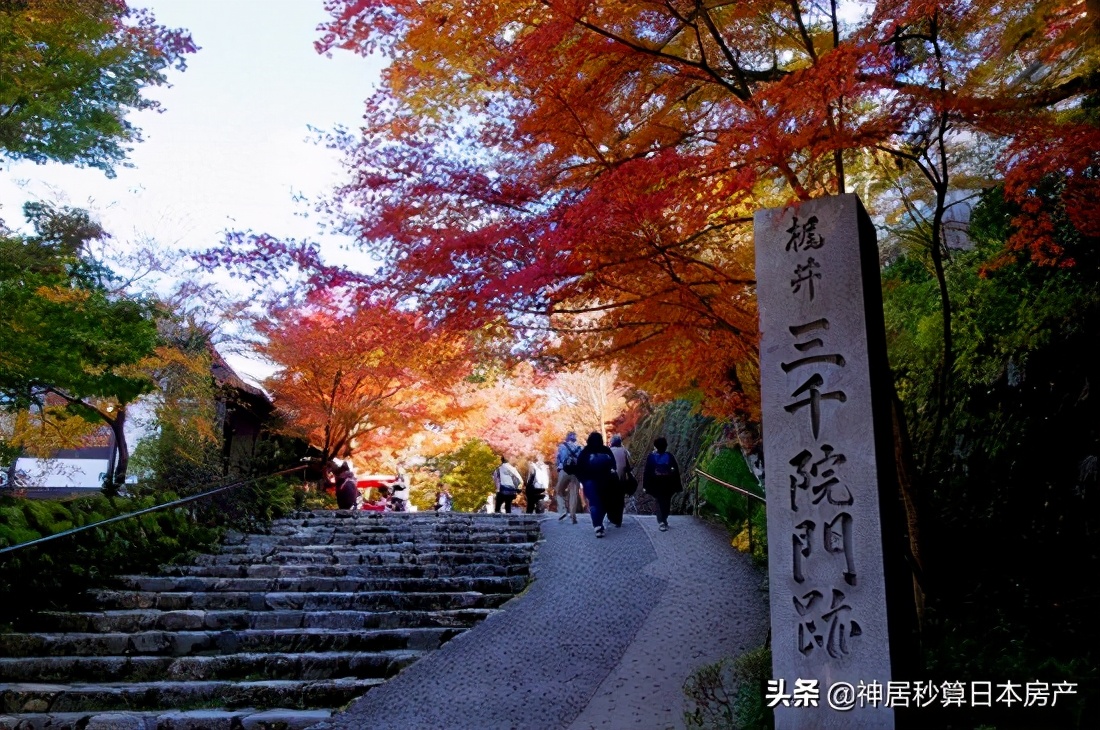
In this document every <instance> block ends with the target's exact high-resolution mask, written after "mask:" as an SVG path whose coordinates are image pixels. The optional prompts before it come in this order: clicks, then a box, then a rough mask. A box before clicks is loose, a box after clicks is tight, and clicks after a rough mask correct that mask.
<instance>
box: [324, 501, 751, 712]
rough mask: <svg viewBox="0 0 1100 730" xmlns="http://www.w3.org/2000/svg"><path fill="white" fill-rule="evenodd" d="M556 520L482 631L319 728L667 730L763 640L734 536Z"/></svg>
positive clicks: (547, 523) (692, 524)
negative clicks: (702, 681)
mask: <svg viewBox="0 0 1100 730" xmlns="http://www.w3.org/2000/svg"><path fill="white" fill-rule="evenodd" d="M579 519H580V524H577V525H573V524H571V523H569V521H568V520H566V521H564V522H559V521H558V520H557V516H556V515H553V514H551V515H548V516H547V518H546V519H545V520H544V521H543V523H542V530H543V536H544V538H545V540H544V542H542V543H540V546H539V549H538V553H537V554H536V557H535V562H534V566H533V569H534V575H535V580H534V582H533V583H532V584H531V585H530V587H529V588H528V589H527V591H526V592H525V593H523V594H521V595H520V596H519V597H517V598H515V599H513V600H512V601H510V602H509V603H507V604H505V606H504V609H505V610H503V611H501V612H499V613H497V614H495V615H493V616H490V617H489V618H488V619H487V620H485V621H484V622H482V623H481V624H479V625H478V626H476V627H475V628H473V629H472V630H470V631H468V632H466V633H464V634H462V635H461V636H459V637H457V638H456V639H454V640H453V641H451V642H450V643H448V644H447V645H446V646H444V647H443V648H442V649H440V650H439V651H436V652H433V653H432V654H431V655H429V656H428V657H426V658H425V659H423V660H421V661H420V662H418V663H416V664H415V665H413V666H412V667H410V668H409V669H406V670H405V671H403V672H402V673H401V674H399V675H398V676H397V677H395V678H394V679H392V680H390V681H389V682H387V683H386V684H385V685H383V686H381V687H379V688H377V689H375V690H372V691H371V692H369V693H368V694H367V695H365V696H364V697H362V698H361V699H360V700H358V701H357V702H355V703H353V704H352V706H351V707H350V708H349V709H348V710H347V711H346V712H344V713H342V714H341V715H339V716H337V717H335V718H333V719H332V720H331V721H329V722H327V723H324V724H322V725H318V726H317V728H318V730H320V728H325V729H326V730H327V729H334V728H340V729H341V730H360V729H361V728H371V730H417V729H419V728H425V729H428V728H431V729H432V730H437V729H438V728H447V730H463V729H465V728H469V729H470V730H497V729H499V730H506V729H507V730H512V729H513V728H515V729H519V730H542V729H545V730H559V729H562V728H569V730H589V729H590V728H599V729H600V730H608V729H615V730H617V729H618V728H639V729H644V730H663V729H664V728H681V727H683V719H682V713H683V708H684V695H683V692H682V690H681V688H682V687H683V684H684V680H686V679H687V677H688V675H690V674H691V672H692V671H693V670H694V669H696V668H697V667H699V666H700V665H703V664H708V663H711V662H714V661H717V660H718V659H720V658H722V657H723V656H736V655H738V654H740V653H742V652H744V651H746V650H748V649H752V648H755V647H757V646H759V645H760V644H762V643H763V641H764V639H765V636H766V634H767V623H768V614H767V596H766V595H765V594H764V592H763V591H762V590H761V584H762V580H763V573H762V572H761V571H759V570H757V569H756V568H754V567H753V566H752V563H751V561H750V559H749V558H748V556H746V555H744V554H742V553H738V552H737V551H736V550H734V549H733V548H732V547H730V545H729V539H728V537H727V535H726V531H725V530H724V529H722V528H721V527H718V526H714V525H711V524H708V523H705V522H703V521H700V520H697V519H695V518H692V517H672V518H670V520H669V525H670V528H671V529H670V530H669V531H668V532H659V531H658V530H657V523H656V520H655V518H653V517H647V516H632V515H627V516H626V518H625V520H624V522H623V527H622V529H616V528H614V527H608V528H607V530H608V532H607V537H606V538H604V539H602V540H597V539H596V538H595V537H594V535H593V532H592V527H591V523H590V521H589V520H588V519H587V516H580V517H579Z"/></svg>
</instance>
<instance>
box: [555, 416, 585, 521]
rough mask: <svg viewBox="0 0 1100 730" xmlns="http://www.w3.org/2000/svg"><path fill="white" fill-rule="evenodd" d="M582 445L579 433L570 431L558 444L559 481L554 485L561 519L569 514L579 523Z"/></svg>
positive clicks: (556, 462)
mask: <svg viewBox="0 0 1100 730" xmlns="http://www.w3.org/2000/svg"><path fill="white" fill-rule="evenodd" d="M581 451H582V449H581V445H580V444H578V443H577V434H576V433H575V432H573V431H570V432H569V433H568V434H566V436H565V441H562V442H561V443H560V444H558V455H557V459H556V461H555V463H554V466H556V467H557V469H558V482H557V485H556V486H555V487H554V495H555V496H556V497H557V500H558V512H561V514H560V515H559V516H558V519H559V520H564V519H565V518H566V517H567V516H568V517H572V518H573V524H574V525H575V524H577V492H578V491H580V482H579V481H577V477H576V476H575V475H576V471H577V458H578V457H580V455H581Z"/></svg>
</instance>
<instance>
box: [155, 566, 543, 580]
mask: <svg viewBox="0 0 1100 730" xmlns="http://www.w3.org/2000/svg"><path fill="white" fill-rule="evenodd" d="M529 572H530V566H528V564H527V563H519V564H515V565H497V564H495V563H468V564H465V565H454V564H446V563H444V564H434V565H433V564H428V565H417V564H412V563H395V564H392V565H369V564H368V565H363V564H361V563H357V564H354V565H344V564H335V565H294V564H283V563H275V564H272V563H240V564H237V565H177V566H171V567H168V568H166V569H165V570H164V574H165V575H175V576H195V577H206V578H304V577H322V578H333V577H369V578H376V577H377V578H457V577H461V576H473V577H485V576H516V575H528V574H529Z"/></svg>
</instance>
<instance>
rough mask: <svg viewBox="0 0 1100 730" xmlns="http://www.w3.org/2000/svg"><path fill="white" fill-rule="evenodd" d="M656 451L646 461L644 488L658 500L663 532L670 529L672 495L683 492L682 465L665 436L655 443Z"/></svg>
mask: <svg viewBox="0 0 1100 730" xmlns="http://www.w3.org/2000/svg"><path fill="white" fill-rule="evenodd" d="M653 447H654V449H655V450H654V451H653V452H652V453H650V455H649V456H648V457H646V460H645V473H644V475H643V477H642V488H643V489H645V491H646V493H648V494H651V495H653V498H654V499H656V500H657V525H658V529H659V530H660V531H661V532H664V531H665V530H667V529H668V513H669V510H670V509H671V506H672V495H673V494H675V493H676V492H679V491H682V490H683V488H684V487H683V484H682V483H681V482H680V465H679V464H677V463H676V457H675V456H673V455H672V452H670V451H669V450H668V441H666V440H665V437H664V436H661V437H658V438H657V439H656V440H654V442H653Z"/></svg>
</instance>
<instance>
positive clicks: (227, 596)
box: [93, 591, 512, 611]
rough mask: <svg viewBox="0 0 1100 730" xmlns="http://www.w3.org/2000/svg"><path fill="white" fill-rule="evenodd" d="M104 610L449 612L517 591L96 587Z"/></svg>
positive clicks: (487, 604)
mask: <svg viewBox="0 0 1100 730" xmlns="http://www.w3.org/2000/svg"><path fill="white" fill-rule="evenodd" d="M93 595H94V596H95V597H96V600H97V602H98V604H99V606H100V607H102V608H104V609H133V608H152V609H157V610H160V611H181V610H187V609H238V610H245V611H324V610H342V611H386V610H397V611H409V610H413V611H416V610H419V611H447V610H457V609H462V608H497V607H498V606H500V605H502V604H503V603H504V602H505V601H507V600H508V599H509V598H511V597H512V594H511V593H489V594H485V593H479V592H477V591H464V592H455V593H436V592H431V593H428V592H425V593H402V592H399V591H371V592H365V593H358V592H356V593H335V592H334V593H305V592H301V591H295V592H290V593H247V592H228V591H227V592H218V593H182V592H181V593H148V592H143V591H95V592H94V594H93Z"/></svg>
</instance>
